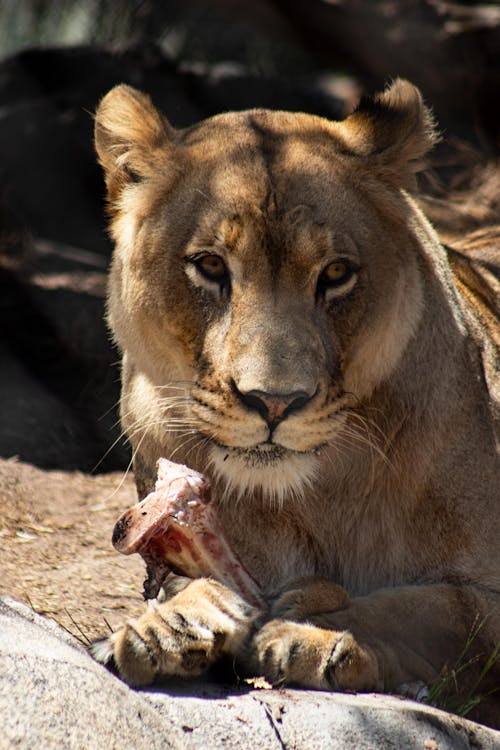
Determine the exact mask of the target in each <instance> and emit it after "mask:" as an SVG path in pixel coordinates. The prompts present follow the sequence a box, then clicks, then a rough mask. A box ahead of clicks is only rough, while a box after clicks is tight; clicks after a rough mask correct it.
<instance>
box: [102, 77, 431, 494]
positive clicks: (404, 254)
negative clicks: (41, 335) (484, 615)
mask: <svg viewBox="0 0 500 750" xmlns="http://www.w3.org/2000/svg"><path fill="white" fill-rule="evenodd" d="M434 140H435V133H434V130H433V125H432V119H431V116H430V114H429V112H428V110H427V109H426V108H425V106H424V105H423V103H422V99H421V96H420V93H419V92H418V90H417V89H416V88H415V87H414V86H412V85H411V84H409V83H407V82H405V81H402V80H398V81H396V82H395V83H394V84H393V85H392V86H391V87H390V88H389V89H388V90H387V91H386V92H384V93H383V94H380V95H378V96H377V97H375V98H374V99H370V100H365V101H362V102H361V104H360V106H359V107H358V109H357V110H356V111H355V112H354V113H353V114H352V115H350V116H349V117H348V118H347V119H346V120H345V121H342V122H330V121H328V120H325V119H322V118H319V117H315V116H311V115H306V114H299V113H296V114H292V113H287V112H271V111H266V110H252V111H246V112H238V113H231V114H223V115H220V116H217V117H214V118H211V119H209V120H206V121H204V122H201V123H200V124H198V125H195V126H193V127H190V128H187V129H185V130H181V131H178V130H175V129H174V128H173V127H172V126H171V125H170V124H169V123H168V121H167V120H166V119H165V118H164V117H163V116H162V115H160V114H159V113H158V111H157V110H156V109H155V108H154V107H153V105H152V103H151V101H150V100H149V98H148V97H146V96H145V95H143V94H141V93H139V92H137V91H135V90H134V89H131V88H129V87H127V86H118V87H117V88H115V89H113V90H112V91H111V92H110V93H109V94H108V95H107V96H106V97H105V98H104V100H103V101H102V102H101V104H100V107H99V109H98V112H97V115H96V144H97V150H98V154H99V159H100V162H101V164H102V165H103V167H104V170H105V175H106V183H107V189H108V198H109V206H110V211H111V216H112V220H111V231H112V235H113V238H114V240H115V242H116V252H115V256H114V261H113V267H112V273H111V280H110V296H109V320H110V324H111V327H112V329H113V331H114V335H115V337H116V340H117V341H118V343H119V345H120V347H121V348H122V350H123V352H124V372H123V399H122V420H123V424H124V427H125V429H126V431H127V433H128V435H129V437H130V439H131V441H132V445H133V447H134V450H135V451H136V462H137V467H136V468H137V470H138V472H139V474H140V473H141V472H142V473H143V474H145V475H148V473H149V475H151V478H152V476H153V475H154V465H155V462H156V460H157V458H158V457H159V456H160V455H162V454H163V455H169V456H171V457H173V458H174V459H175V460H185V461H186V460H187V461H189V462H190V463H194V464H195V465H196V464H200V463H201V464H202V468H203V469H205V468H206V465H207V463H208V464H209V465H211V466H212V469H213V474H214V475H215V477H219V478H221V479H222V480H223V481H224V484H225V486H227V487H228V488H229V489H234V490H235V491H236V492H237V493H242V492H243V491H246V490H249V489H250V490H251V489H259V488H260V489H262V490H264V492H265V493H267V494H271V495H275V496H276V495H277V496H283V495H286V494H293V493H299V494H300V492H301V491H303V489H304V487H305V486H306V485H307V484H308V483H311V482H313V481H314V478H315V476H316V474H317V472H318V470H319V469H320V468H321V467H322V466H323V465H324V464H325V463H326V465H328V463H329V462H330V463H331V462H332V460H333V459H332V455H331V452H329V451H330V449H331V448H332V446H333V447H335V446H337V447H339V448H340V449H341V452H342V449H345V448H346V447H348V446H349V441H350V439H351V438H352V435H353V426H352V425H353V420H354V421H355V420H356V418H357V417H356V415H358V418H359V419H362V417H361V416H359V414H361V412H362V410H363V408H365V407H366V404H368V403H373V399H374V395H375V394H376V393H377V392H378V391H380V389H381V388H383V386H384V384H386V383H387V382H388V381H389V380H390V379H391V378H394V377H395V373H397V372H398V369H401V367H402V360H403V359H404V356H405V352H406V350H407V349H408V347H409V343H410V342H411V340H412V337H413V336H414V334H415V332H416V330H417V328H418V327H419V325H420V324H421V320H422V315H423V310H424V307H425V300H424V294H423V291H422V284H421V264H422V259H421V248H422V245H425V244H426V243H427V244H430V245H432V244H436V245H437V242H436V241H435V238H434V237H433V235H432V232H431V230H430V229H429V228H428V226H427V225H426V224H425V222H424V220H423V219H422V217H421V216H420V214H419V212H418V211H417V209H416V208H415V206H414V205H413V203H412V201H411V199H410V198H409V197H408V195H407V193H406V192H405V188H407V187H409V186H411V184H412V180H413V175H414V173H415V172H416V171H417V169H418V168H419V167H420V165H421V162H422V158H423V156H424V155H425V154H426V152H427V151H428V149H429V148H430V147H431V146H432V144H433V142H434ZM417 248H418V250H417ZM353 442H354V439H353Z"/></svg>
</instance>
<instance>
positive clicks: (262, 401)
mask: <svg viewBox="0 0 500 750" xmlns="http://www.w3.org/2000/svg"><path fill="white" fill-rule="evenodd" d="M235 390H236V393H237V394H238V397H239V398H240V400H241V401H242V402H243V403H244V404H245V406H248V408H249V409H253V410H254V411H258V412H259V414H260V415H261V416H262V417H263V418H264V419H265V420H266V422H267V423H268V425H269V426H270V427H273V426H276V425H277V424H278V423H279V422H282V421H283V420H284V419H286V418H287V417H288V416H289V414H291V413H292V412H294V411H298V410H299V409H302V407H303V406H305V405H306V404H307V403H308V401H310V400H311V396H309V394H308V393H306V392H305V391H294V392H293V393H266V392H265V391H247V392H242V391H240V390H238V387H237V386H235Z"/></svg>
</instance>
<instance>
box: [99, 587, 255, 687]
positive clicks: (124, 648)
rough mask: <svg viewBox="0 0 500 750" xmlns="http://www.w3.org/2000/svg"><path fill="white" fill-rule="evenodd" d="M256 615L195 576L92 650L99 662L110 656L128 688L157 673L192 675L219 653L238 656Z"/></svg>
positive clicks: (222, 589) (226, 591) (233, 596)
mask: <svg viewBox="0 0 500 750" xmlns="http://www.w3.org/2000/svg"><path fill="white" fill-rule="evenodd" d="M258 614H259V613H258V611H257V610H256V609H255V608H253V607H251V606H250V605H248V604H247V603H246V602H245V601H244V600H243V599H242V598H241V597H240V596H238V594H235V593H234V592H233V591H231V590H230V589H228V588H226V587H225V586H223V585H222V584H220V583H218V582H216V581H213V580H211V579H205V578H200V579H197V580H195V581H192V582H191V583H190V584H189V585H188V586H187V587H186V588H184V589H183V590H182V591H180V592H179V593H177V594H175V595H174V596H173V597H172V598H171V599H169V600H168V601H166V602H163V603H161V604H156V605H155V606H153V607H152V608H151V609H149V610H148V611H147V612H145V613H144V614H143V615H142V616H141V617H139V618H137V619H136V620H131V621H130V622H128V623H126V624H125V625H124V626H123V627H122V628H120V630H118V631H116V633H113V635H112V636H110V637H109V638H107V639H106V640H104V641H98V642H97V643H95V644H93V646H92V647H91V651H92V654H93V655H94V657H95V658H96V659H97V660H98V661H100V662H102V663H107V662H109V661H111V660H114V663H115V665H116V668H117V670H118V673H119V675H120V677H121V678H122V679H123V680H125V682H127V683H128V684H129V685H132V686H133V687H139V686H141V685H149V684H151V683H152V682H153V681H154V680H155V678H156V677H171V676H176V677H195V676H198V675H200V674H202V673H203V672H205V671H206V670H207V669H208V668H209V667H210V666H211V665H212V664H214V663H215V662H216V661H217V660H218V659H219V658H220V657H221V656H222V654H225V653H231V654H237V653H238V651H239V649H240V648H241V646H242V644H243V643H244V641H245V640H246V639H247V637H248V635H249V633H250V630H251V628H252V626H253V623H254V621H255V619H256V618H257V616H258Z"/></svg>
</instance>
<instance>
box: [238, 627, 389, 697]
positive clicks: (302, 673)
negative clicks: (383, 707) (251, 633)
mask: <svg viewBox="0 0 500 750" xmlns="http://www.w3.org/2000/svg"><path fill="white" fill-rule="evenodd" d="M252 670H253V671H254V672H255V673H256V674H262V675H264V676H265V677H266V679H267V680H269V681H270V682H271V683H272V684H274V685H280V684H294V685H299V686H300V687H307V688H315V689H320V690H373V689H375V688H376V687H377V684H378V665H377V660H376V658H375V656H374V654H373V653H372V652H371V650H370V649H369V648H367V647H364V646H361V645H360V644H358V643H357V642H356V640H355V639H354V638H353V636H352V635H351V634H350V633H349V632H348V631H344V632H334V631H331V630H324V629H323V628H318V627H315V626H314V625H307V624H300V623H294V622H287V621H284V620H271V621H270V622H268V623H267V624H266V625H264V627H263V628H262V629H261V630H259V632H258V633H257V634H256V636H255V638H254V640H253V653H252Z"/></svg>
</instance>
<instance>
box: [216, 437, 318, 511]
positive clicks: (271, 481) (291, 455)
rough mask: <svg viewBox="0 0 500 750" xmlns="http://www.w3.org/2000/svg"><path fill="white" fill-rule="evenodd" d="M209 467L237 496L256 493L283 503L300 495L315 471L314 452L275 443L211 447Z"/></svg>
mask: <svg viewBox="0 0 500 750" xmlns="http://www.w3.org/2000/svg"><path fill="white" fill-rule="evenodd" d="M210 465H211V468H212V471H213V472H214V474H215V476H216V477H217V478H219V479H221V480H222V481H223V483H224V484H225V485H226V487H227V489H229V490H233V491H235V492H236V494H237V495H239V496H240V497H241V496H244V495H245V493H246V492H249V491H250V492H251V491H253V490H256V489H259V490H260V491H262V492H263V493H264V494H266V495H268V496H269V497H272V498H275V499H278V500H280V501H283V500H285V498H286V497H287V495H289V494H290V493H292V494H293V495H295V496H299V495H301V494H302V492H303V490H304V487H305V486H306V485H307V484H310V483H311V482H312V481H313V478H314V477H315V476H316V473H317V468H318V451H317V450H315V451H308V452H301V451H295V450H290V449H288V448H284V447H283V446H281V445H277V444H275V443H267V442H266V443H259V444H258V445H255V446H252V447H249V448H235V447H227V446H221V445H220V444H217V443H213V444H212V449H211V451H210Z"/></svg>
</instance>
